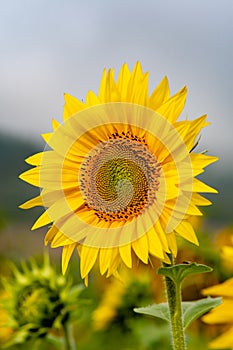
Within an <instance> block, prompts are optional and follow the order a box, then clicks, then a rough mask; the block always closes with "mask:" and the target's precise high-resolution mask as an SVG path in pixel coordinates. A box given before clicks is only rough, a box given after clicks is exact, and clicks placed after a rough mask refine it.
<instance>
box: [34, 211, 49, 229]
mask: <svg viewBox="0 0 233 350" xmlns="http://www.w3.org/2000/svg"><path fill="white" fill-rule="evenodd" d="M50 222H52V219H51V217H50V216H49V215H48V213H47V210H46V211H45V212H44V213H43V214H42V215H41V216H40V217H39V218H38V219H37V220H36V222H35V223H34V225H33V226H32V228H31V229H32V230H35V229H37V228H39V227H42V226H45V225H48V224H50Z"/></svg>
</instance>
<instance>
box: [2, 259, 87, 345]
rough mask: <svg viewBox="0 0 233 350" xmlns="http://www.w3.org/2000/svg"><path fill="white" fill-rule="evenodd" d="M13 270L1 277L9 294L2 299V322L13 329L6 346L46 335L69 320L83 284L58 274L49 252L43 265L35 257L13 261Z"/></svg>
mask: <svg viewBox="0 0 233 350" xmlns="http://www.w3.org/2000/svg"><path fill="white" fill-rule="evenodd" d="M12 272H13V276H12V278H11V279H9V280H4V281H3V285H4V287H5V290H6V293H7V296H8V297H7V298H4V300H3V305H4V309H5V310H6V312H7V314H8V318H7V322H6V324H5V326H6V327H9V328H11V329H12V337H11V339H10V340H9V341H8V342H7V344H5V347H8V346H12V345H13V344H19V343H20V344H23V343H25V342H26V341H28V340H33V339H34V340H35V339H38V338H43V337H46V336H47V335H48V334H49V333H50V332H51V331H59V330H61V329H62V328H63V327H64V325H65V324H66V323H67V322H69V321H71V319H72V314H73V313H74V310H75V312H76V310H77V309H78V306H77V304H78V303H79V299H78V296H79V294H80V291H81V288H82V287H80V286H79V285H77V286H75V287H72V281H71V280H70V279H68V277H65V276H62V275H57V274H56V271H55V269H54V268H53V267H52V266H51V265H50V263H49V259H48V255H44V259H43V263H42V265H39V264H38V263H37V262H36V260H35V259H30V260H29V261H28V262H27V263H25V262H24V263H22V264H21V266H20V267H19V268H18V267H17V266H16V265H14V264H12ZM76 306H77V307H76Z"/></svg>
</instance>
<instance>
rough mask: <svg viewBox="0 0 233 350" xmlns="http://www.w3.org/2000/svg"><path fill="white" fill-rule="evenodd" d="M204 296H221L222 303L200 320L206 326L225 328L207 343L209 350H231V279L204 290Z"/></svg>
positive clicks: (232, 291)
mask: <svg viewBox="0 0 233 350" xmlns="http://www.w3.org/2000/svg"><path fill="white" fill-rule="evenodd" d="M202 293H203V294H204V295H213V296H222V299H223V303H222V304H221V305H219V306H217V307H216V308H214V309H213V310H211V312H209V313H208V314H207V315H205V316H204V317H203V318H202V320H203V321H204V322H206V323H208V324H212V325H213V324H222V325H226V326H227V328H226V329H225V330H224V332H223V333H222V334H221V335H220V336H218V337H217V338H215V339H214V340H212V341H211V342H210V343H209V347H210V348H211V349H226V348H227V349H228V348H229V349H233V315H232V307H233V278H230V279H228V280H226V281H225V282H223V283H221V284H218V285H216V286H212V287H209V288H206V289H204V290H203V291H202Z"/></svg>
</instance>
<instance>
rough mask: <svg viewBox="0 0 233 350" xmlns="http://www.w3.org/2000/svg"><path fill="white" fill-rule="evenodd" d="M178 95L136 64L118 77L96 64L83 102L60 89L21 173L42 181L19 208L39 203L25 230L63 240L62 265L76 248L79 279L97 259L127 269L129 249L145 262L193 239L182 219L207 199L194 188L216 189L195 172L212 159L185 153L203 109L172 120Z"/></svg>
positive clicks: (181, 96) (178, 108) (182, 94)
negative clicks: (94, 80)
mask: <svg viewBox="0 0 233 350" xmlns="http://www.w3.org/2000/svg"><path fill="white" fill-rule="evenodd" d="M186 96H187V88H186V87H184V88H182V89H181V90H180V91H178V92H177V93H176V94H175V95H173V96H170V92H169V85H168V80H167V78H166V77H165V78H164V79H162V81H161V82H160V84H159V85H158V86H157V87H156V88H155V90H154V91H153V92H152V94H149V92H148V73H143V72H142V68H141V65H140V63H139V62H137V63H136V65H135V67H134V68H133V71H132V72H130V70H129V68H128V66H127V65H126V64H124V65H123V66H122V68H121V70H120V73H119V76H118V79H117V80H115V79H114V70H113V69H109V71H108V72H106V70H104V72H103V76H102V80H101V83H100V89H99V93H98V95H96V94H94V93H93V92H92V91H89V92H88V94H87V96H86V102H81V101H79V100H78V99H76V98H74V97H72V96H70V95H67V94H66V95H65V106H64V112H63V120H64V123H63V125H61V124H59V123H58V122H57V121H55V120H53V129H54V131H53V132H52V133H49V134H45V135H43V137H44V139H45V141H46V142H47V144H48V146H49V147H50V149H49V150H46V151H44V152H41V153H38V154H35V155H34V156H31V157H29V158H28V159H27V160H26V161H27V162H28V163H29V164H31V165H33V166H35V167H34V168H32V169H30V170H28V171H26V172H25V173H23V174H21V175H20V178H21V179H23V180H24V181H26V182H28V183H30V184H32V185H35V186H38V187H41V188H42V191H41V193H40V195H39V196H38V197H36V198H33V199H31V200H29V201H28V202H26V203H24V204H23V205H21V208H24V209H28V208H31V207H34V206H44V207H45V208H46V211H45V212H44V213H43V214H42V216H40V217H39V219H38V220H37V221H36V222H35V224H34V225H33V228H32V229H36V228H38V227H41V226H44V225H47V224H51V223H52V226H51V227H50V229H49V230H48V232H47V235H46V237H45V244H47V243H48V242H51V246H52V247H53V248H55V247H59V246H64V248H63V253H62V270H63V272H65V271H66V269H67V265H68V263H69V260H70V257H71V255H72V253H73V251H74V250H75V249H76V248H77V250H78V253H79V255H80V258H81V264H80V268H81V276H82V278H83V279H85V280H86V281H87V278H88V274H89V272H90V270H91V269H92V267H93V266H94V264H95V263H96V262H97V261H98V262H99V267H100V273H101V274H105V273H106V275H107V277H108V276H110V275H112V274H115V273H117V270H118V267H119V265H120V264H121V263H122V262H123V263H124V264H125V265H126V266H127V267H129V268H131V266H132V252H133V253H134V254H136V256H137V257H138V259H140V260H141V261H142V262H144V263H145V264H147V263H148V262H149V261H150V257H151V256H154V257H157V258H159V259H161V260H165V261H166V260H167V255H166V253H172V254H173V255H176V253H177V242H176V236H181V237H183V238H185V239H187V240H188V241H190V242H192V243H194V244H198V240H197V237H196V235H195V233H194V230H193V227H192V225H191V224H190V223H189V221H188V219H189V218H190V217H191V216H195V215H201V212H200V210H199V209H198V208H197V206H204V205H209V204H210V201H208V200H207V199H205V198H203V197H202V196H201V195H199V194H198V192H216V190H214V189H213V188H211V187H209V186H207V185H205V184H204V183H202V182H201V181H200V180H198V179H196V178H195V176H197V175H199V174H200V173H202V172H203V171H204V168H205V167H206V166H207V165H209V164H211V163H212V162H215V161H216V160H217V158H216V157H211V156H208V155H205V154H197V153H190V152H192V151H193V149H194V148H195V146H196V138H197V136H198V134H199V132H200V131H201V129H202V128H203V127H205V126H206V125H208V123H207V122H206V116H205V115H204V116H201V117H199V118H197V119H194V120H187V119H186V120H184V121H177V119H178V117H179V115H180V114H181V112H182V110H183V108H184V104H185V100H186ZM167 261H168V260H167Z"/></svg>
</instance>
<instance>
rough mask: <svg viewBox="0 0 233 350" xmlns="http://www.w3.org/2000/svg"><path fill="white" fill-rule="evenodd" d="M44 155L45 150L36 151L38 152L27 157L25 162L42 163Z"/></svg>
mask: <svg viewBox="0 0 233 350" xmlns="http://www.w3.org/2000/svg"><path fill="white" fill-rule="evenodd" d="M43 156H44V152H40V153H36V154H33V156H30V157H28V158H27V159H25V162H26V163H28V164H30V165H35V166H37V165H40V164H41V161H42V159H43Z"/></svg>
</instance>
